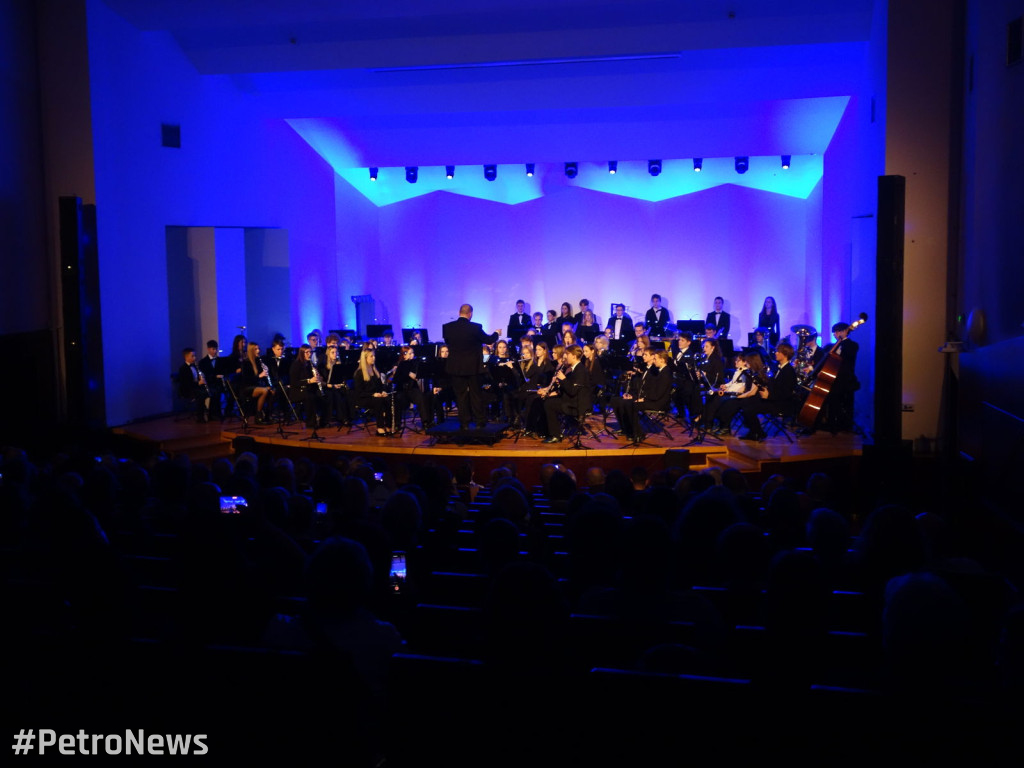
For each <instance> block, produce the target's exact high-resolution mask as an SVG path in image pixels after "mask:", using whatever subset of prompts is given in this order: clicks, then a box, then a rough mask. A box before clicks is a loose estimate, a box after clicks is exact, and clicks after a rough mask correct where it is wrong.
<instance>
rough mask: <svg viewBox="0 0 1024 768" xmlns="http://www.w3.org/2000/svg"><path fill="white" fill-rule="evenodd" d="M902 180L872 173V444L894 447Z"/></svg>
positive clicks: (898, 406) (899, 371)
mask: <svg viewBox="0 0 1024 768" xmlns="http://www.w3.org/2000/svg"><path fill="white" fill-rule="evenodd" d="M906 186H907V181H906V179H905V178H904V177H902V176H879V177H878V243H877V252H876V263H875V279H876V286H877V290H876V293H875V297H876V303H875V316H874V318H873V319H874V320H875V321H876V328H877V330H876V332H875V339H876V343H875V429H874V433H875V445H876V446H878V447H880V448H886V449H888V448H895V447H897V446H898V445H900V441H901V439H902V436H903V415H902V414H903V402H902V401H903V230H904V199H905V196H906Z"/></svg>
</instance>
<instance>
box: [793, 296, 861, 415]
mask: <svg viewBox="0 0 1024 768" xmlns="http://www.w3.org/2000/svg"><path fill="white" fill-rule="evenodd" d="M867 321H868V316H867V313H866V312H861V313H860V318H859V319H858V320H856V321H855V322H853V323H851V324H850V328H849V330H848V332H847V337H849V334H850V333H852V332H853V330H854V329H855V328H857V327H859V326H861V325H864V323H866V322H867ZM841 346H842V341H839V342H836V343H835V344H833V345H832V349H830V350H829V352H828V355H827V356H826V357H825V359H824V360H822V362H821V368H820V369H819V370H818V375H817V376H815V377H814V382H813V386H812V387H811V391H810V393H809V394H808V395H807V399H806V400H804V404H803V406H802V407H801V408H800V413H799V414H798V415H797V417H796V423H797V424H799V425H800V426H801V427H806V428H807V429H814V425H815V424H817V422H818V416H819V414H820V413H821V408H822V406H823V405H825V400H826V399H828V394H829V392H830V391H831V390H832V385H833V384H835V381H836V376H838V375H839V366H840V365H842V361H843V358H842V356H841V354H840V352H839V349H840V347H841Z"/></svg>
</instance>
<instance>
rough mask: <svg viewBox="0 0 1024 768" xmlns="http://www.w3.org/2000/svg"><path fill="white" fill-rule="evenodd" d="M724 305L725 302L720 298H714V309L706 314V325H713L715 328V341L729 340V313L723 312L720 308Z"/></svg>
mask: <svg viewBox="0 0 1024 768" xmlns="http://www.w3.org/2000/svg"><path fill="white" fill-rule="evenodd" d="M724 305H725V300H724V299H723V298H722V297H721V296H715V309H714V311H713V312H708V319H707V320H706V321H705V322H707V323H713V324H714V326H715V338H716V339H728V338H729V319H730V318H729V313H728V312H725V311H724V310H723V309H722V307H723V306H724Z"/></svg>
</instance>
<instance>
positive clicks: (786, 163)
mask: <svg viewBox="0 0 1024 768" xmlns="http://www.w3.org/2000/svg"><path fill="white" fill-rule="evenodd" d="M792 159H793V156H792V155H783V156H782V170H784V171H788V170H789V161H790V160H792Z"/></svg>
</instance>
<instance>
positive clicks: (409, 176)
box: [405, 165, 420, 184]
mask: <svg viewBox="0 0 1024 768" xmlns="http://www.w3.org/2000/svg"><path fill="white" fill-rule="evenodd" d="M419 175H420V169H419V167H418V166H415V165H407V166H405V180H406V181H408V182H409V183H410V184H415V183H416V179H418V178H419Z"/></svg>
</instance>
